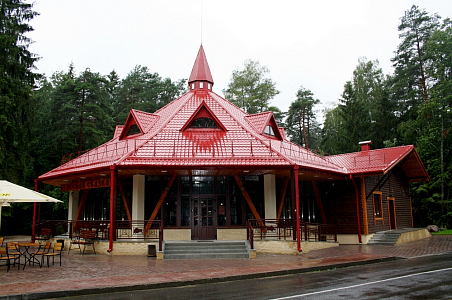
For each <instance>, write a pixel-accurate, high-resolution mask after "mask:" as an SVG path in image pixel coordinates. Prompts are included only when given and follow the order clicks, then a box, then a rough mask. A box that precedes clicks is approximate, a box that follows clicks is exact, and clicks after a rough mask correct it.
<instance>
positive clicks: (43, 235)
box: [35, 228, 52, 241]
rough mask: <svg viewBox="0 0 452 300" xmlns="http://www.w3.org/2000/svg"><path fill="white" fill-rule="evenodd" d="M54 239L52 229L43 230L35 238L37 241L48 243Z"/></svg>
mask: <svg viewBox="0 0 452 300" xmlns="http://www.w3.org/2000/svg"><path fill="white" fill-rule="evenodd" d="M51 237H52V228H41V229H40V230H39V235H38V236H37V237H35V240H43V241H47V240H49V239H50V238H51Z"/></svg>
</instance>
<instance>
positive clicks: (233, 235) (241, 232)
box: [217, 228, 246, 241]
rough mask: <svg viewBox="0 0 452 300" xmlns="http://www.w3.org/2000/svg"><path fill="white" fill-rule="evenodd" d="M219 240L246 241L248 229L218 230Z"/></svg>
mask: <svg viewBox="0 0 452 300" xmlns="http://www.w3.org/2000/svg"><path fill="white" fill-rule="evenodd" d="M217 240H219V241H235V240H246V228H237V229H217Z"/></svg>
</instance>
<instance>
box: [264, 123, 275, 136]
mask: <svg viewBox="0 0 452 300" xmlns="http://www.w3.org/2000/svg"><path fill="white" fill-rule="evenodd" d="M261 128H262V127H261ZM264 133H265V134H268V135H271V136H276V134H275V131H274V130H273V127H271V126H270V125H267V127H265V130H264Z"/></svg>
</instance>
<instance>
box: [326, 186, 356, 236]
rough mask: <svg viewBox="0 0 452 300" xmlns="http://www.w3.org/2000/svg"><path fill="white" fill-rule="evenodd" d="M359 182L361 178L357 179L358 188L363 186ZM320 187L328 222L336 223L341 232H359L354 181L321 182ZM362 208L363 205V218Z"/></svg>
mask: <svg viewBox="0 0 452 300" xmlns="http://www.w3.org/2000/svg"><path fill="white" fill-rule="evenodd" d="M355 180H356V179H355ZM359 183H360V182H359V179H358V180H356V184H357V185H358V188H359V187H360V186H361V185H360V184H359ZM318 187H319V192H320V197H321V199H322V203H323V209H324V210H325V216H326V220H327V223H328V224H334V225H336V226H337V230H338V233H339V234H356V233H358V222H357V217H356V194H355V187H354V186H353V183H352V182H351V181H350V180H344V181H334V182H319V183H318ZM361 210H362V206H360V216H361V220H362V213H361ZM362 223H363V222H362V221H361V224H362ZM361 227H363V226H362V225H361ZM362 229H363V228H361V231H362Z"/></svg>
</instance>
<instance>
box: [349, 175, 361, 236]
mask: <svg viewBox="0 0 452 300" xmlns="http://www.w3.org/2000/svg"><path fill="white" fill-rule="evenodd" d="M350 179H351V181H352V182H353V186H354V187H355V196H356V216H357V218H358V240H359V243H360V244H361V243H362V242H363V241H362V239H361V221H360V215H359V192H358V187H357V186H356V182H355V179H353V175H352V174H350Z"/></svg>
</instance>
